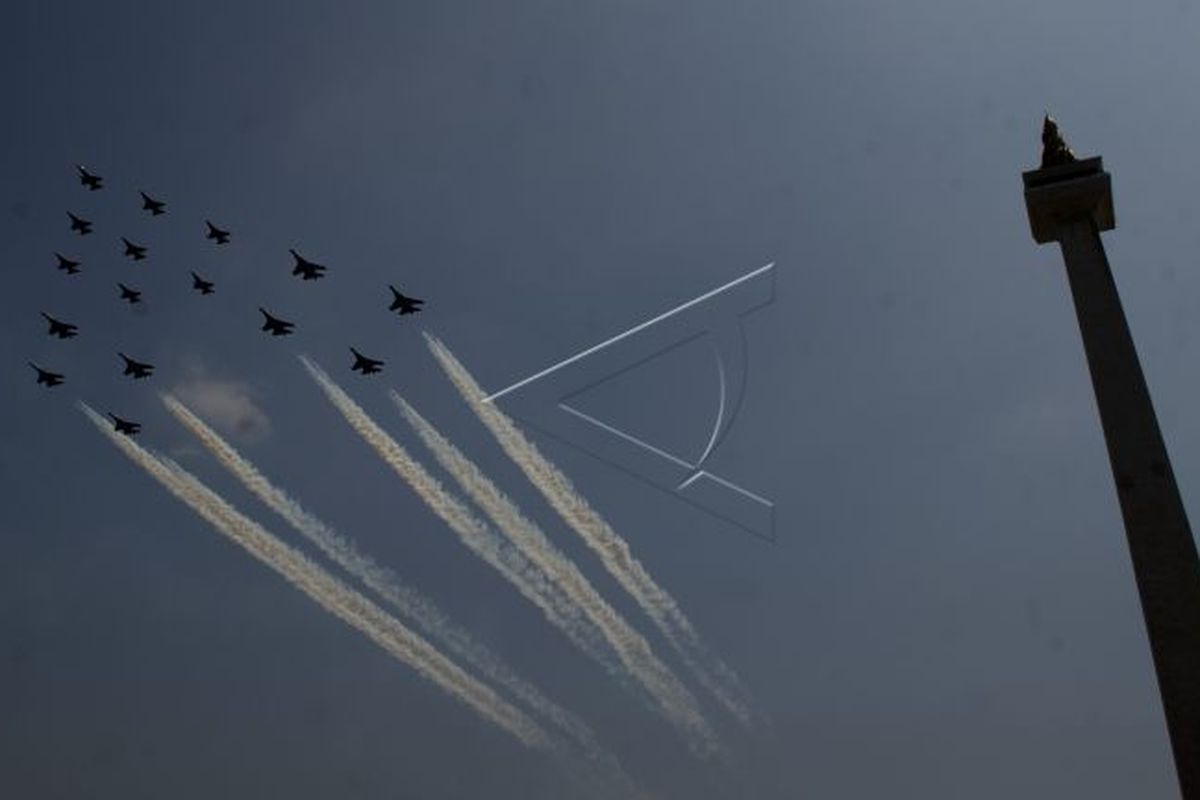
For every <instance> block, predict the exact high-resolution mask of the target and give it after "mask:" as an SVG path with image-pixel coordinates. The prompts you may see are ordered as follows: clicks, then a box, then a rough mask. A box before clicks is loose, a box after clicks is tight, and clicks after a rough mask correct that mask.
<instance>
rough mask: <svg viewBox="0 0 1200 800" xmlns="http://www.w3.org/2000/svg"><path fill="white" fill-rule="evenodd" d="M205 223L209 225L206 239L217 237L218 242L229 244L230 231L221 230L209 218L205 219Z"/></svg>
mask: <svg viewBox="0 0 1200 800" xmlns="http://www.w3.org/2000/svg"><path fill="white" fill-rule="evenodd" d="M204 224H205V225H207V226H208V233H207V234H206V235H205V237H204V238H205V239H216V240H217V244H229V231H223V230H221V229H220V228H218V227H217V226H216V225H213V224H212V223H211V222H209V221H208V220H204Z"/></svg>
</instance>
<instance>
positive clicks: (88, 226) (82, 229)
mask: <svg viewBox="0 0 1200 800" xmlns="http://www.w3.org/2000/svg"><path fill="white" fill-rule="evenodd" d="M67 216H68V217H70V218H71V230H73V231H79V235H80V236H87V235H88V234H89V233H91V232H92V223H90V222H88V221H87V220H86V219H84V218H83V217H77V216H75V215H74V214H72V213H71V212H70V211H68V212H67Z"/></svg>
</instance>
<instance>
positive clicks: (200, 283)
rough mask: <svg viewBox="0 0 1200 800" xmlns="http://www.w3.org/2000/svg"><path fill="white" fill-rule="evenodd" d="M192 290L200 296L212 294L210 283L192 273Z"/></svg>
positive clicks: (211, 283) (211, 284)
mask: <svg viewBox="0 0 1200 800" xmlns="http://www.w3.org/2000/svg"><path fill="white" fill-rule="evenodd" d="M192 288H193V289H195V290H196V291H197V292H199V293H200V294H212V293H213V291H214V290H213V282H212V281H206V280H204V278H201V277H200V276H199V275H197V274H196V273H194V272H193V273H192Z"/></svg>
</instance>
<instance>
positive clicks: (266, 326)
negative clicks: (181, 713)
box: [29, 165, 425, 436]
mask: <svg viewBox="0 0 1200 800" xmlns="http://www.w3.org/2000/svg"><path fill="white" fill-rule="evenodd" d="M76 169H77V170H78V171H79V182H80V183H81V184H82V185H83V186H85V187H87V188H88V189H89V190H90V191H93V192H94V191H97V190H99V189H102V188H103V187H104V179H103V178H102V177H101V176H99V175H97V174H95V173H93V172H91V171H89V170H88V169H87V168H86V167H84V166H82V165H77V166H76ZM139 194H140V195H141V197H142V209H143V210H144V211H147V212H149V213H150V215H151V216H155V217H157V216H159V215H161V214H165V213H166V208H167V204H166V203H164V202H163V201H161V200H156V199H154V198H153V197H151V196H150V195H148V194H146V193H145V192H141V191H140V192H139ZM67 216H68V217H69V218H70V220H71V230H72V231H74V232H77V233H78V234H79V235H80V236H87V235H89V234H90V233H92V227H93V225H92V223H91V222H90V221H89V220H86V219H84V218H82V217H80V216H78V215H76V214H74V213H72V212H70V211H68V212H67ZM204 224H205V225H206V226H207V227H208V231H207V233H206V234H205V238H206V239H211V240H212V241H214V242H215V243H216V244H218V245H225V244H229V240H230V237H231V235H232V234H231V233H230V232H229V231H227V230H224V229H222V228H218V227H217V226H216V225H214V224H213V223H212V222H210V221H209V220H205V221H204ZM121 243H122V244H123V245H124V246H125V250H124V255H126V256H128V257H129V258H131V259H133V260H134V261H141V260H143V259H145V258H146V257H147V252H148V248H146V247H144V246H142V245H139V244H136V243H134V242H131V241H130V240H129V239H127V238H125V237H124V236H122V237H121ZM288 252H289V253H291V255H292V258H294V259H295V265H294V266H293V267H292V275H295V276H297V277H298V278H300V279H301V280H305V281H314V280H318V279H320V278H323V277H325V272H326V271H327V268H326V267H325V266H324V265H322V264H317V263H315V262H313V261H309V260H308V259H307V258H305V257H304V256H302V255H300V254H299V253H298V252H296V251H295V250H294V249H289V250H288ZM54 256H55V257H56V258H57V259H58V269H60V270H62V271H64V272H66V273H67V274H68V275H74V274H76V273H78V272H79V271H80V267H81V266H82V265H81V263H80V262H79V261H74V260H72V259H69V258H67V257H66V256H64V255H62V254H61V253H58V252H55V253H54ZM191 276H192V288H193V289H194V290H195V291H197V292H198V293H200V294H201V295H209V294H212V293H213V292H214V291H216V287H215V284H214V283H213V282H212V281H209V280H205V279H204V278H202V277H201V276H200V275H197V274H196V273H195V272H192V273H191ZM117 288H118V289H120V299H121V300H125V301H127V302H128V303H129V304H130V305H133V304H135V303H140V302H141V300H142V293H141V292H140V291H138V290H137V289H132V288H130V287H128V286H126V285H125V284H124V283H120V282H118V283H117ZM388 288H389V289H390V290H391V292H392V302H391V304H390V305H389V306H388V310H389V311H395V312H397V313H398V314H400V315H401V316H403V315H405V314H415V313H416V312H418V311H420V310H421V306H422V305H423V304H424V302H425V301H424V300H420V299H418V298H415V297H408V296H406V295H404V294H403V293H401V292H400V290H398V289H397V288H396V287H395V286H392V285H390V284H389V285H388ZM258 311H259V313H261V314H262V316H263V324H262V328H261V330H263V331H264V332H266V333H268V334H270V335H271V336H287V335H289V334H291V333H293V332H294V329H295V327H296V324H295V323H294V322H289V321H288V320H285V319H280V318H279V317H276V316H274V315H272V314H271V313H270V312H269V311H267V310H266V309H265V308H262V307H261V306H260V307H259V309H258ZM42 316H43V317H44V318H45V319H46V321H47V322H48V323H49V324H50V329H49V331H48V333H49V335H51V336H56V337H58V338H59V339H71V338H74V337H75V336H78V335H79V327H78V326H77V325H73V324H72V323H69V322H64V321H62V320H59V319H55V318H54V317H52V316H50V315H49V314H47V313H46V312H44V311H43V312H42ZM350 352H351V353H352V354H353V356H354V363H353V364H352V365H351V366H350V369H351V370H352V371H355V372H359V373H361V374H363V375H374V374H375V373H378V372H381V371H382V370H383V366H384V362H383V361H381V360H380V359H376V358H368V357H367V356H364V355H363V354H362V353H360V352H359V351H358V350H356V349H355V348H353V347H351V348H350ZM117 355H118V356H120V358H121V359H122V360H123V361H124V362H125V369H124V371H123V372H122V373H121V374H122V375H128V376H130V377H131V378H132V379H134V380H139V379H142V378H149V377H150V376H151V375H152V374H153V372H154V365H153V364H148V363H145V362H142V361H138V360H136V359H134V358H130V357H129V356H127V355H125V354H124V353H118V354H117ZM29 366H31V367H32V368H33V369H34V371H36V372H37V383H38V384H39V385H45V386H47V387H53V386H58V385H60V384H62V383H63V382H64V381H65V380H66V378H65V377H64V376H63V375H62V374H60V373H57V372H52V371H50V370H48V369H43V368H42V367H39V366H38V365H37V364H34V363H33V362H32V361H30V362H29ZM108 416H109V417H110V418H111V419H112V421H113V425H114V427H115V429H116V431H117V432H118V433H123V434H126V435H129V436H132V435H134V434H136V433H138V432H139V431H140V430H141V427H142V426H141V424H139V423H137V422H130V421H129V420H126V419H122V418H121V417H118V416H117V415H116V414H113V413H112V412H109V414H108Z"/></svg>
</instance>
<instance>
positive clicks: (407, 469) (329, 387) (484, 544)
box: [300, 356, 624, 679]
mask: <svg viewBox="0 0 1200 800" xmlns="http://www.w3.org/2000/svg"><path fill="white" fill-rule="evenodd" d="M300 361H301V362H302V363H303V364H304V367H305V369H307V370H308V372H309V374H310V375H311V376H312V377H313V380H315V381H316V382H317V385H319V386H320V387H321V390H322V391H323V392H324V393H325V396H326V397H327V398H328V399H329V401H330V402H331V403H332V404H333V406H334V407H335V408H336V409H337V410H338V411H339V412H341V414H342V416H343V417H345V418H346V422H348V423H349V424H350V427H352V428H353V429H354V430H355V432H357V433H358V435H359V436H361V437H362V438H363V440H364V441H365V442H366V443H367V444H369V445H370V446H371V447H372V449H374V450H375V452H376V453H377V454H378V455H379V457H380V458H382V459H383V461H384V462H385V463H386V464H387V465H388V466H390V467H391V468H392V469H393V470H394V471H395V472H396V474H397V475H399V476H400V477H401V478H402V479H403V480H404V481H405V482H406V483H407V484H408V485H409V486H411V487H412V489H413V491H415V492H416V493H417V496H419V497H420V498H421V499H422V500H423V501H424V502H425V504H426V505H427V506H429V508H430V509H431V510H432V511H433V512H434V513H435V514H437V515H438V516H439V517H441V518H442V520H443V521H444V522H445V523H446V524H447V525H449V526H450V529H451V530H452V531H454V533H455V534H457V536H458V538H459V539H460V540H461V541H462V542H463V544H465V545H466V546H467V547H468V548H469V549H470V550H471V552H473V553H475V555H477V556H479V557H480V558H481V559H483V560H484V561H485V562H486V563H487V564H489V565H490V566H492V567H493V568H494V569H496V570H497V571H498V572H499V573H500V574H501V575H503V576H504V577H505V579H507V580H508V581H509V582H510V583H511V584H512V585H513V586H514V587H516V589H517V591H518V592H520V594H521V596H522V597H524V598H525V599H527V600H529V601H530V602H531V603H533V604H534V605H536V606H537V607H538V608H539V609H540V610H541V611H542V613H543V615H544V616H545V617H546V619H547V620H549V622H550V623H551V624H552V625H554V626H555V627H556V628H558V629H559V630H560V631H562V632H563V633H564V634H565V635H566V636H567V638H568V639H570V640H571V642H572V643H573V644H574V645H575V646H576V647H578V648H579V649H580V650H582V651H583V652H584V653H585V654H587V655H588V656H590V657H591V658H592V659H594V660H595V661H596V662H597V663H598V664H600V665H601V666H603V667H604V668H605V669H606V670H608V671H609V673H610V674H612V675H613V676H614V677H616V678H617V679H622V678H623V675H624V673H623V672H622V670H621V667H620V665H619V664H618V663H616V662H615V661H614V659H613V658H612V657H611V655H610V654H609V652H608V650H607V649H606V646H605V644H604V641H603V638H602V637H601V636H600V634H599V632H598V631H596V629H595V626H593V625H592V624H591V623H590V622H588V621H587V620H585V619H582V618H580V615H579V609H578V608H576V607H575V605H574V604H573V603H571V601H570V600H569V599H568V598H566V597H565V596H563V594H562V592H561V590H559V589H558V587H557V586H555V585H553V584H552V583H550V582H549V581H548V580H547V579H546V576H545V574H544V573H542V571H541V570H540V569H538V568H537V567H535V566H534V565H533V564H531V563H529V561H528V559H526V558H525V556H523V555H522V554H521V553H520V552H518V551H517V550H516V549H514V548H513V547H511V546H510V545H509V544H508V543H507V542H506V541H504V540H503V539H501V538H500V537H499V536H498V535H496V533H495V532H494V531H493V530H492V529H491V528H490V527H489V526H488V525H487V523H485V522H484V521H483V520H481V519H479V517H477V516H475V515H474V514H473V513H471V511H470V510H469V509H468V508H467V507H466V506H465V505H463V503H462V502H461V501H459V500H458V499H457V498H456V497H454V495H452V494H450V493H449V492H448V491H447V490H446V489H445V488H444V487H443V486H442V485H441V483H439V482H438V481H437V479H436V478H434V477H433V476H432V475H430V474H429V472H428V471H426V469H425V468H424V467H423V466H421V464H420V463H419V462H417V461H416V460H415V459H413V457H412V456H410V455H409V454H408V451H406V450H405V449H404V448H403V447H401V446H400V445H399V444H398V443H397V442H396V440H395V439H393V438H392V437H391V436H389V435H388V434H387V432H386V431H384V430H383V428H381V427H379V425H378V424H377V423H376V422H375V421H374V420H373V419H371V417H370V416H369V415H368V414H367V413H366V412H365V411H363V410H362V408H361V407H359V405H358V404H357V403H355V402H354V400H352V399H351V398H350V396H349V395H348V394H346V392H345V391H344V390H343V389H342V388H341V387H340V386H338V385H337V384H336V383H334V382H333V379H331V378H330V377H329V376H328V375H327V374H326V373H325V372H324V370H322V369H321V368H320V367H318V366H317V365H316V364H314V363H313V362H312V361H311V360H310V359H309V358H308V357H307V356H300Z"/></svg>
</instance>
